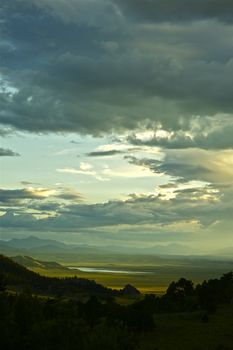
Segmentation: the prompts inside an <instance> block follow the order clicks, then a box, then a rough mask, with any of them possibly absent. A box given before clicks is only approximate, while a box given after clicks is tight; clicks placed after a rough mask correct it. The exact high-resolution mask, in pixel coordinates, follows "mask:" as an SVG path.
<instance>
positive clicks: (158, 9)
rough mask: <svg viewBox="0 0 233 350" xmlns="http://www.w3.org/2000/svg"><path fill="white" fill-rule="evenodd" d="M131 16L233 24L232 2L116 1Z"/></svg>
mask: <svg viewBox="0 0 233 350" xmlns="http://www.w3.org/2000/svg"><path fill="white" fill-rule="evenodd" d="M115 2H116V3H117V4H119V5H120V6H121V8H123V9H124V10H126V11H127V13H128V14H129V15H132V16H134V17H137V18H143V19H146V20H150V21H171V22H174V21H175V22H177V21H190V20H200V19H208V18H217V19H218V20H220V21H226V22H232V20H233V14H232V13H233V3H232V1H231V0H221V1H219V0H189V1H186V0H166V1H164V0H154V1H151V0H115Z"/></svg>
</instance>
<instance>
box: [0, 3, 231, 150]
mask: <svg viewBox="0 0 233 350" xmlns="http://www.w3.org/2000/svg"><path fill="white" fill-rule="evenodd" d="M231 3H232V2H231V1H223V2H222V1H221V2H219V1H214V2H213V1H211V5H210V1H204V2H203V1H202V2H201V3H200V2H199V1H198V2H194V1H193V2H191V3H190V2H189V3H188V5H187V2H184V1H178V0H177V1H175V2H169V3H168V4H167V2H166V5H167V6H165V5H164V2H162V1H154V2H151V1H146V2H141V1H134V2H131V1H128V2H127V1H126V2H124V4H123V2H120V1H117V2H111V1H99V2H93V1H77V0H72V1H71V0H70V1H69V4H67V2H66V3H65V2H64V1H58V2H56V3H55V1H49V0H44V1H42V2H40V3H38V2H36V1H33V2H29V1H23V0H21V1H16V0H12V1H11V2H10V3H9V2H4V5H5V6H3V7H2V11H1V16H2V22H1V28H0V30H1V33H2V40H1V43H2V45H1V46H0V47H1V67H0V68H1V71H2V76H1V80H0V84H1V86H2V88H0V93H1V97H0V104H1V112H0V122H1V123H2V124H3V125H4V126H7V127H8V126H9V127H12V128H15V129H18V130H27V131H30V132H71V131H72V132H78V133H81V134H92V135H95V136H97V135H103V134H106V133H109V132H112V131H114V132H117V133H119V132H125V131H127V130H134V129H136V128H138V127H140V126H142V125H143V126H144V127H148V128H150V127H154V126H158V125H162V127H163V128H165V129H168V130H176V131H177V130H178V131H179V130H189V129H190V128H191V124H192V123H193V120H196V119H195V118H197V116H201V118H202V119H203V120H205V119H206V118H207V116H208V118H213V120H214V119H215V118H216V115H217V114H225V115H228V116H229V117H228V119H229V123H230V120H231V119H232V113H233V103H232V101H233V99H232V91H233V81H232V79H231V77H232V75H233V61H232V54H233V49H232V36H233V27H232V26H231V25H230V24H229V23H228V19H229V18H230V17H231V12H232V11H230V9H231V6H232V5H231ZM67 5H68V6H67ZM124 8H127V9H128V10H129V11H127V12H126V13H125V12H124V11H123V14H122V9H124ZM137 11H138V13H141V14H142V15H143V13H144V14H145V16H146V13H148V14H151V16H154V15H156V14H157V16H158V17H160V19H162V18H163V20H164V21H166V20H167V19H168V18H172V24H171V25H170V26H169V25H168V26H167V25H165V24H163V23H160V21H159V23H158V24H152V25H149V26H147V25H142V24H141V23H140V21H137V18H136V19H135V20H134V21H132V20H131V16H130V14H131V13H136V12H137ZM217 14H218V15H217ZM155 17H156V16H155ZM190 17H192V18H193V19H195V21H196V22H195V21H194V22H192V23H190V22H185V23H181V24H180V22H179V20H180V19H182V18H187V19H189V18H190ZM103 18H104V20H103ZM203 18H204V19H205V20H206V21H204V22H203V21H201V22H200V23H199V22H198V21H197V20H199V19H203ZM214 18H217V19H221V20H224V21H226V22H227V23H219V22H216V21H215V20H214ZM155 19H156V18H155ZM210 19H211V20H210ZM28 28H30V31H28ZM38 28H40V30H38ZM216 33H217V34H216ZM217 132H218V131H216V133H217ZM226 132H228V131H227V130H226ZM210 138H212V139H213V138H214V135H213V134H211V135H210V136H209V137H208V136H207V137H206V140H207V141H206V142H205V140H204V141H202V140H200V142H199V143H200V144H201V143H203V144H204V145H203V147H206V148H208V147H209V143H212V141H211V142H210V141H209V139H210ZM227 139H228V140H229V138H227ZM186 141H187V140H185V142H184V141H182V140H181V142H179V140H178V141H176V140H174V142H173V141H172V142H170V143H169V145H168V147H170V148H173V147H177V144H178V146H179V144H180V143H182V144H183V147H186V144H187V147H190V144H191V143H190V142H188V143H187V142H186ZM197 141H199V140H197ZM195 142H196V140H194V144H195ZM197 143H198V142H197ZM159 145H160V146H161V147H163V144H162V142H160V143H159ZM231 146H232V145H231V142H230V140H229V141H226V138H224V141H222V143H220V142H218V145H217V146H216V147H217V148H218V147H219V148H221V147H223V148H226V147H231ZM201 147H202V146H201ZM210 147H212V144H211V145H210Z"/></svg>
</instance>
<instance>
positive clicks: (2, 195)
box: [0, 188, 43, 206]
mask: <svg viewBox="0 0 233 350" xmlns="http://www.w3.org/2000/svg"><path fill="white" fill-rule="evenodd" d="M42 198H43V197H41V195H40V194H39V193H38V192H33V191H31V190H28V189H25V188H23V189H15V190H7V189H0V204H1V205H7V206H8V205H9V206H17V205H21V204H22V203H23V201H24V200H30V199H42Z"/></svg>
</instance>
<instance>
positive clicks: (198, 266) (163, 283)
mask: <svg viewBox="0 0 233 350" xmlns="http://www.w3.org/2000/svg"><path fill="white" fill-rule="evenodd" d="M151 259H152V258H150V259H149V258H148V257H146V258H145V261H139V262H135V260H134V259H133V258H132V257H131V258H130V259H129V260H128V258H125V260H123V259H122V260H120V259H119V260H118V261H109V260H108V261H106V259H105V258H104V259H103V260H102V261H100V260H99V261H94V262H93V261H88V259H87V260H86V259H85V260H84V261H81V259H80V260H79V261H77V260H76V261H75V260H71V261H69V262H67V261H65V262H63V261H61V260H59V261H58V262H59V263H60V264H61V265H62V266H64V268H58V269H57V268H49V269H41V268H32V270H33V271H35V272H38V273H40V274H41V275H45V276H49V277H72V276H77V277H80V278H86V279H91V280H95V281H96V282H97V283H100V284H102V285H104V286H106V287H110V288H112V289H122V288H123V287H124V286H125V285H126V284H132V285H133V286H135V287H136V288H137V289H139V290H140V291H141V292H142V293H155V294H157V295H160V294H163V293H164V292H165V291H166V289H167V287H168V285H169V284H170V283H171V281H174V280H177V279H179V278H181V277H185V278H187V279H191V280H192V281H193V282H194V284H197V283H200V282H202V281H203V280H204V279H210V278H218V277H219V276H221V275H222V274H223V273H226V272H228V271H230V270H231V269H232V265H230V264H229V263H227V262H226V263H213V262H208V261H207V262H206V263H205V262H204V263H203V262H199V261H196V262H195V263H193V262H190V261H174V262H173V261H172V260H171V261H169V262H168V261H164V262H163V261H162V262H158V261H155V262H154V263H153V262H152V261H151ZM71 266H72V267H76V268H79V267H85V268H96V269H98V268H99V269H101V268H102V269H109V270H114V271H128V272H129V271H130V273H127V274H126V273H106V272H103V271H98V272H96V271H95V272H92V271H89V272H86V271H80V270H71V269H68V267H71ZM138 272H140V273H138Z"/></svg>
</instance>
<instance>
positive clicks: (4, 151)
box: [0, 147, 20, 157]
mask: <svg viewBox="0 0 233 350" xmlns="http://www.w3.org/2000/svg"><path fill="white" fill-rule="evenodd" d="M19 156H20V154H19V153H17V152H14V151H12V150H11V149H8V148H1V147H0V157H19Z"/></svg>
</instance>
